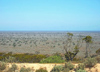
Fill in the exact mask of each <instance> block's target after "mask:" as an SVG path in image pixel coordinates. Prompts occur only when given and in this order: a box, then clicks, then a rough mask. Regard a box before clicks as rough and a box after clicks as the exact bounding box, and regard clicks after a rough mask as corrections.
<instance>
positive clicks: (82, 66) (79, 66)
mask: <svg viewBox="0 0 100 72" xmlns="http://www.w3.org/2000/svg"><path fill="white" fill-rule="evenodd" d="M84 68H85V65H84V64H83V63H81V64H78V67H76V68H75V71H78V70H79V69H81V70H84Z"/></svg>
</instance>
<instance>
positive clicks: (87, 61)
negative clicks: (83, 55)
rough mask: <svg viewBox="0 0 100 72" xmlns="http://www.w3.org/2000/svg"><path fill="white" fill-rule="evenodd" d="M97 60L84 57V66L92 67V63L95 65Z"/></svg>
mask: <svg viewBox="0 0 100 72" xmlns="http://www.w3.org/2000/svg"><path fill="white" fill-rule="evenodd" d="M96 63H97V60H96V59H95V58H87V59H85V62H84V65H85V67H89V68H90V67H93V66H94V65H96Z"/></svg>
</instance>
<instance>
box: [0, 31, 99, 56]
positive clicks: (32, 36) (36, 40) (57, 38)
mask: <svg viewBox="0 0 100 72" xmlns="http://www.w3.org/2000/svg"><path fill="white" fill-rule="evenodd" d="M67 33H68V32H67V31H65V32H2V31H1V32H0V52H6V53H7V52H12V53H32V54H36V53H38V54H50V55H51V54H53V53H62V54H63V53H64V52H65V51H64V49H63V48H64V41H66V39H67ZM71 33H73V35H74V36H73V46H75V45H76V43H77V39H78V36H79V35H81V36H82V37H85V36H87V35H90V36H92V38H93V43H92V44H91V47H90V52H91V53H90V54H95V51H96V50H97V49H99V48H100V32H71ZM85 44H86V43H85V42H84V41H83V43H82V47H81V48H80V52H79V53H78V55H77V56H80V57H81V56H84V53H85Z"/></svg>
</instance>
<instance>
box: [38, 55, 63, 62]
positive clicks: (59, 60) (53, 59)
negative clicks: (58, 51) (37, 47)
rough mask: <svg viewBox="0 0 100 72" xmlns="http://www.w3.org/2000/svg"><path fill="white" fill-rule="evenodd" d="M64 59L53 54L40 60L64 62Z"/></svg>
mask: <svg viewBox="0 0 100 72" xmlns="http://www.w3.org/2000/svg"><path fill="white" fill-rule="evenodd" d="M63 62H64V60H63V59H62V57H61V56H58V55H53V56H50V57H48V58H46V59H43V60H41V61H40V63H63Z"/></svg>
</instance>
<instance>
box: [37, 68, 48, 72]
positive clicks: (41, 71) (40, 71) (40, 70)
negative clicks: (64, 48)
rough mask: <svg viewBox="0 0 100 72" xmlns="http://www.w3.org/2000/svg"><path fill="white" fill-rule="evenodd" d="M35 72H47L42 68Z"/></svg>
mask: <svg viewBox="0 0 100 72" xmlns="http://www.w3.org/2000/svg"><path fill="white" fill-rule="evenodd" d="M36 72H48V71H47V70H45V69H43V68H40V69H38V70H36Z"/></svg>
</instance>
